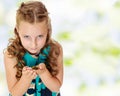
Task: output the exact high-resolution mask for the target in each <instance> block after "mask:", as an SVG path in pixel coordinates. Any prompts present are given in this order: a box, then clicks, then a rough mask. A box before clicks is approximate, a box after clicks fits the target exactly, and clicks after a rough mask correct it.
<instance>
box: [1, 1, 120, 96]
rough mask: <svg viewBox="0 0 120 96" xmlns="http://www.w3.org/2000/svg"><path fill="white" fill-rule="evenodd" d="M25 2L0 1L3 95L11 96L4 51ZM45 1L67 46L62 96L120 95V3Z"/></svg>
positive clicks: (58, 36)
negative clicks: (9, 95) (20, 7)
mask: <svg viewBox="0 0 120 96" xmlns="http://www.w3.org/2000/svg"><path fill="white" fill-rule="evenodd" d="M23 1H28V0H0V55H1V56H0V96H8V89H7V83H6V77H5V69H4V63H3V49H4V48H6V46H7V44H8V38H10V37H12V36H13V29H14V26H15V14H16V10H17V8H18V5H19V4H20V3H21V2H23ZM41 1H42V2H43V3H44V4H45V5H46V7H47V9H48V11H49V13H50V17H51V20H52V30H53V33H52V37H53V38H54V39H56V40H58V41H59V42H60V43H61V44H62V46H63V51H64V83H63V86H62V87H61V94H62V96H120V91H119V90H120V0H41Z"/></svg>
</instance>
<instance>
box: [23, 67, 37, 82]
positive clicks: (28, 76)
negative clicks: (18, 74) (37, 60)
mask: <svg viewBox="0 0 120 96" xmlns="http://www.w3.org/2000/svg"><path fill="white" fill-rule="evenodd" d="M36 76H37V74H36V72H35V70H33V69H32V68H31V67H27V66H25V67H23V70H22V78H25V80H28V81H32V80H33V79H35V78H36Z"/></svg>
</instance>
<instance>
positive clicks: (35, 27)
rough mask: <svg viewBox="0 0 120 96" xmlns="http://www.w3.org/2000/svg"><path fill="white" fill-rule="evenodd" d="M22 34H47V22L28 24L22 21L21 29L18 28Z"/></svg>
mask: <svg viewBox="0 0 120 96" xmlns="http://www.w3.org/2000/svg"><path fill="white" fill-rule="evenodd" d="M18 30H19V32H20V33H23V32H24V33H31V32H37V33H38V32H47V30H48V28H47V24H46V22H45V21H43V22H40V23H28V22H24V21H22V22H21V23H20V24H19V28H18Z"/></svg>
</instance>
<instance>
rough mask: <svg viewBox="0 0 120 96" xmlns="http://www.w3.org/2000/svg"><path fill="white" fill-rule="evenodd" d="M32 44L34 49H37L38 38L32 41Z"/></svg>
mask: <svg viewBox="0 0 120 96" xmlns="http://www.w3.org/2000/svg"><path fill="white" fill-rule="evenodd" d="M30 46H31V47H32V49H35V48H36V46H37V42H36V40H33V41H32V42H31V45H30Z"/></svg>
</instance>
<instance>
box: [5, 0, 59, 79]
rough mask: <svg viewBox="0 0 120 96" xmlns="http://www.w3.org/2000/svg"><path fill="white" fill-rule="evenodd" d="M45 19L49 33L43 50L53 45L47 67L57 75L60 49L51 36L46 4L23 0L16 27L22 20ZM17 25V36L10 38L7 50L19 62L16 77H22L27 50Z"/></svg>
mask: <svg viewBox="0 0 120 96" xmlns="http://www.w3.org/2000/svg"><path fill="white" fill-rule="evenodd" d="M44 20H46V22H47V28H48V34H47V39H46V44H45V46H44V47H43V48H42V49H41V50H43V49H44V48H45V47H46V46H48V45H49V46H50V47H51V49H50V53H49V56H48V58H47V62H48V64H47V66H46V67H47V69H48V70H49V72H50V73H51V74H52V75H53V76H56V75H57V73H58V68H57V58H58V56H59V53H60V50H59V47H58V45H57V43H56V41H55V40H53V39H52V38H51V32H52V29H51V21H50V18H49V16H48V11H47V9H46V7H45V5H44V4H43V3H42V2H39V1H29V2H26V3H24V2H23V3H21V5H20V7H19V8H18V10H17V13H16V27H19V24H20V22H21V21H25V22H29V23H40V22H42V21H44ZM16 27H15V29H14V33H15V38H10V39H9V45H8V47H7V50H8V53H9V55H11V56H12V57H16V59H17V63H16V65H15V68H17V73H16V78H17V79H20V77H21V76H22V69H23V67H24V66H26V64H25V62H24V61H23V59H22V58H23V56H24V54H25V52H26V50H25V49H24V48H23V46H22V43H21V41H20V37H19V35H18V32H17V30H16Z"/></svg>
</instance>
